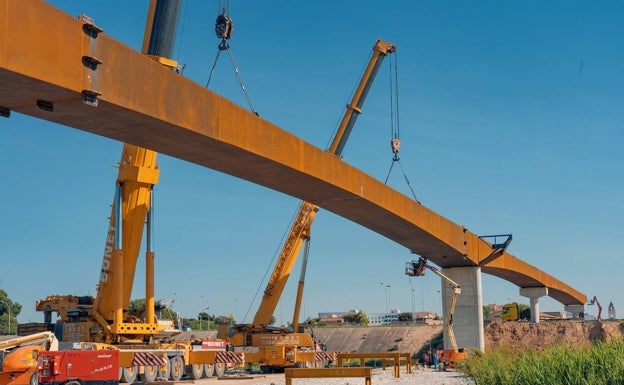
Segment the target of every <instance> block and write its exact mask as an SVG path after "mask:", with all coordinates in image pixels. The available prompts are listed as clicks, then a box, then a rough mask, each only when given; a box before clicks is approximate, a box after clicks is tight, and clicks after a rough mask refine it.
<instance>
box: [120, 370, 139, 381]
mask: <svg viewBox="0 0 624 385" xmlns="http://www.w3.org/2000/svg"><path fill="white" fill-rule="evenodd" d="M137 374H139V367H138V366H128V367H124V368H121V378H119V382H127V383H128V384H132V383H133V382H134V381H136V379H137Z"/></svg>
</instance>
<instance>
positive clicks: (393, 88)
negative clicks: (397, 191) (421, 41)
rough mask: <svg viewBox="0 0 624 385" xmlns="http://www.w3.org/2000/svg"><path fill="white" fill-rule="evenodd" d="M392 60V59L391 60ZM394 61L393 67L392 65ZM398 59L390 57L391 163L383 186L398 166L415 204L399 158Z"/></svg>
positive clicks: (411, 189) (395, 56)
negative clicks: (395, 166)
mask: <svg viewBox="0 0 624 385" xmlns="http://www.w3.org/2000/svg"><path fill="white" fill-rule="evenodd" d="M393 58H394V59H393ZM393 60H394V66H393V65H392V63H393ZM398 61H399V60H398V58H397V54H396V52H395V53H394V55H391V56H390V138H391V139H390V146H391V148H392V154H393V156H392V163H390V169H389V170H388V175H386V180H385V181H384V184H388V178H390V173H391V172H392V167H394V164H395V163H398V164H399V167H400V168H401V172H402V173H403V178H405V182H406V183H407V187H409V189H410V191H411V192H412V196H413V197H414V200H415V201H416V202H419V201H418V198H416V193H415V192H414V189H413V188H412V184H411V183H410V181H409V178H408V177H407V174H406V173H405V170H404V169H403V165H402V164H401V158H400V157H399V151H400V150H401V138H400V126H399V70H398ZM393 69H394V71H393ZM419 203H420V202H419Z"/></svg>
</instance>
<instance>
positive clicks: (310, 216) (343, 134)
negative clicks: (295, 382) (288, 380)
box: [218, 39, 396, 370]
mask: <svg viewBox="0 0 624 385" xmlns="http://www.w3.org/2000/svg"><path fill="white" fill-rule="evenodd" d="M395 50H396V45H394V44H390V43H388V42H385V41H383V40H381V39H378V40H377V41H376V42H375V45H374V47H373V53H372V56H371V58H370V60H369V62H368V65H367V67H366V69H365V71H364V73H363V75H362V78H361V79H360V82H359V84H358V87H357V89H356V91H355V92H354V94H353V98H352V100H351V103H350V104H348V105H347V106H346V111H345V114H344V116H343V117H342V120H341V122H340V124H339V126H338V129H337V131H336V134H335V136H334V139H333V141H332V143H331V146H330V147H329V149H328V150H327V152H330V153H332V154H335V155H337V156H341V154H342V150H343V149H344V146H345V143H346V141H347V139H348V138H349V134H350V133H351V130H352V128H353V126H354V125H355V122H356V119H357V117H358V116H359V114H361V113H362V105H363V103H364V100H365V99H366V96H367V94H368V91H369V90H370V87H371V85H372V83H373V80H374V79H375V76H376V74H377V72H378V70H379V67H380V66H381V63H382V62H383V59H384V58H385V57H386V55H388V54H390V53H393V52H395ZM318 209H319V208H318V206H316V205H314V204H312V203H310V202H305V201H302V202H301V205H300V207H299V210H298V212H297V214H296V215H295V219H294V221H293V223H292V225H291V228H290V231H289V233H288V236H287V237H286V239H285V241H284V245H283V247H282V250H281V252H280V255H279V257H278V259H277V262H276V263H275V266H274V268H273V272H272V274H271V277H270V278H269V280H268V282H267V286H266V289H265V290H264V295H263V297H262V302H261V304H260V306H259V307H258V311H257V312H256V314H255V317H254V319H253V321H252V323H250V324H238V325H234V326H233V329H234V330H231V331H228V330H227V327H226V326H227V325H224V327H223V328H221V330H220V332H219V334H218V337H219V338H228V340H229V342H230V343H231V344H232V345H233V346H234V348H235V350H242V351H244V352H245V361H246V362H257V363H259V364H260V366H261V367H263V369H272V370H282V369H283V368H285V367H292V366H302V365H310V364H312V363H314V362H315V361H317V358H316V357H317V353H319V352H317V349H316V344H315V341H314V340H313V338H312V336H311V335H310V334H308V333H303V332H302V330H300V328H299V310H300V307H301V298H302V295H303V286H304V280H305V269H306V264H307V251H308V245H309V243H308V242H309V240H310V227H311V225H312V221H314V218H315V216H316V213H317V212H318ZM304 243H305V244H306V247H305V253H304V254H305V255H304V258H303V261H302V266H301V278H300V280H299V285H298V288H297V299H296V304H295V310H294V316H293V322H292V326H293V328H292V330H287V329H283V328H275V327H270V326H269V324H270V322H271V321H270V320H271V317H272V316H273V313H274V312H275V308H276V307H277V303H278V302H279V299H280V297H281V295H282V292H283V290H284V287H285V286H286V282H287V281H288V277H289V276H290V273H291V271H292V269H293V267H294V265H295V262H296V261H297V257H298V255H299V252H300V251H301V247H302V246H303V245H304ZM321 355H322V353H321Z"/></svg>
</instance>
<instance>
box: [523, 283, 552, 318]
mask: <svg viewBox="0 0 624 385" xmlns="http://www.w3.org/2000/svg"><path fill="white" fill-rule="evenodd" d="M520 295H521V296H523V297H529V304H530V305H531V322H532V323H538V322H540V315H539V298H540V297H544V296H546V295H548V288H547V287H521V288H520Z"/></svg>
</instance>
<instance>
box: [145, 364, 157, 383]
mask: <svg viewBox="0 0 624 385" xmlns="http://www.w3.org/2000/svg"><path fill="white" fill-rule="evenodd" d="M159 370H160V368H159V367H158V366H153V365H150V366H144V367H143V375H141V380H143V381H146V382H152V381H156V379H157V378H158V371H159Z"/></svg>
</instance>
